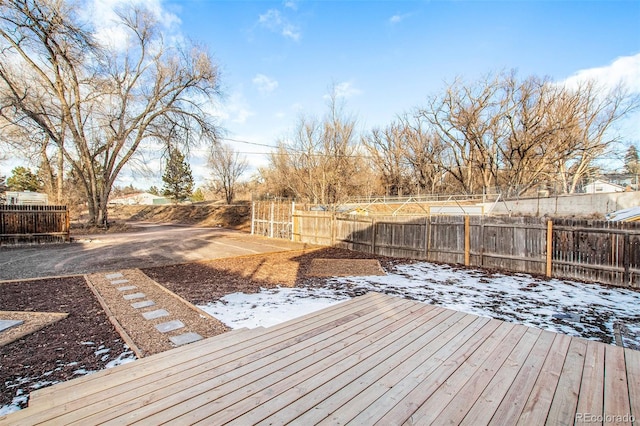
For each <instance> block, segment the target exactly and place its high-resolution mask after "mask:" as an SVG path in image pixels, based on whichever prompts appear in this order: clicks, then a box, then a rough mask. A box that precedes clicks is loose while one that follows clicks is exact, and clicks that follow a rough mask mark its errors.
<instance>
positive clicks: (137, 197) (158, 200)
mask: <svg viewBox="0 0 640 426" xmlns="http://www.w3.org/2000/svg"><path fill="white" fill-rule="evenodd" d="M170 202H171V200H169V199H168V198H165V197H161V196H159V195H153V194H151V193H149V192H140V193H138V194H131V195H125V196H124V197H118V198H112V199H111V200H109V204H114V205H127V206H152V205H162V204H169V203H170Z"/></svg>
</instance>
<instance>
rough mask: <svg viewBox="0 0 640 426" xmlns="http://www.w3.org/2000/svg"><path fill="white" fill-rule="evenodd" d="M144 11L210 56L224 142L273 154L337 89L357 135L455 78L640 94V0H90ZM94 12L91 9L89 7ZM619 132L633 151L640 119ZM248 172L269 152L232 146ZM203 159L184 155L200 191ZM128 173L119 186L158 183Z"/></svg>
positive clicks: (104, 17)
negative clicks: (491, 76)
mask: <svg viewBox="0 0 640 426" xmlns="http://www.w3.org/2000/svg"><path fill="white" fill-rule="evenodd" d="M88 1H89V4H93V9H94V10H93V11H92V12H94V13H93V16H94V17H97V18H99V19H98V21H96V22H100V23H101V25H104V23H105V22H108V13H107V10H108V9H110V8H111V9H112V8H114V7H118V6H120V5H123V4H128V3H138V4H145V5H147V6H149V7H150V8H152V9H153V10H154V11H155V13H156V14H157V16H159V17H161V19H162V20H163V21H164V22H165V23H166V28H167V33H168V34H172V35H174V36H175V35H178V36H181V37H186V38H190V39H192V40H194V41H197V42H199V43H201V44H204V45H206V46H207V47H208V49H209V50H210V52H211V53H212V54H213V56H214V58H215V60H216V61H217V62H218V63H219V64H220V66H221V70H222V88H223V91H224V93H225V97H224V99H223V103H222V105H221V106H220V107H219V109H218V110H217V113H218V115H219V116H220V124H221V125H222V126H223V127H224V128H225V129H226V130H227V132H228V133H227V135H228V137H229V138H232V139H236V140H244V141H249V142H254V143H258V144H267V145H275V143H276V140H277V139H278V138H279V137H282V136H285V135H286V134H287V132H288V131H289V130H291V129H292V128H293V126H294V125H295V122H296V119H297V117H298V116H299V115H300V114H301V113H304V114H306V115H312V116H318V117H319V116H322V115H323V114H324V113H325V111H326V102H327V100H326V95H327V93H328V91H329V88H330V86H331V85H335V87H336V88H337V89H338V91H339V93H340V94H342V100H344V102H345V111H346V112H347V113H349V114H352V115H354V116H355V117H356V118H357V119H358V125H359V129H360V130H363V131H365V130H368V129H371V128H372V127H374V126H385V125H387V124H388V123H389V122H390V121H391V120H393V119H394V117H395V116H397V115H399V114H401V113H403V112H405V111H409V110H411V109H413V108H415V107H418V106H420V105H421V104H422V103H423V102H424V101H425V99H426V97H427V96H429V95H432V94H436V93H438V92H439V91H441V90H442V89H443V87H444V85H445V82H451V81H453V79H454V78H456V77H461V78H463V79H466V80H473V79H475V78H477V77H479V76H481V75H483V74H486V73H488V72H498V71H501V70H510V69H516V70H518V74H519V75H520V76H521V77H525V76H528V75H532V74H534V75H538V76H548V77H550V78H552V79H553V80H555V81H565V80H567V79H571V78H574V79H575V78H582V77H594V78H597V79H600V80H604V81H608V82H610V83H614V82H616V81H619V80H620V79H626V81H627V82H628V83H629V84H630V86H632V89H633V90H634V91H636V92H638V93H640V1H639V0H633V1H617V0H611V1H598V0H590V1H572V0H567V1H554V0H545V1H506V0H503V1H470V0H467V1H464V0H459V1H444V0H438V1H230V0H229V1H214V0H172V1H168V0H88ZM89 9H91V8H89ZM636 118H637V119H636V120H635V122H634V123H631V122H628V123H626V124H625V126H624V132H625V137H626V138H627V139H629V140H632V139H633V140H634V141H636V142H640V115H638V116H636ZM233 146H234V148H235V149H236V150H238V151H241V152H243V153H247V154H246V155H247V158H248V160H249V162H250V164H251V172H255V168H256V167H259V166H263V165H266V164H267V160H266V158H267V156H266V155H264V154H263V153H265V152H268V151H269V149H268V148H266V147H261V146H256V145H250V144H243V143H237V142H236V143H234V145H233ZM204 154H205V153H204V150H194V151H193V152H192V156H191V163H192V168H193V170H194V175H195V176H196V179H197V181H198V182H199V183H202V182H203V181H204V180H205V179H206V178H207V171H206V168H205V167H204ZM160 164H161V163H160V162H159V161H158V167H157V169H158V177H157V178H156V179H155V180H154V179H140V176H137V177H132V176H130V174H129V173H125V174H124V175H123V176H122V177H121V179H120V183H121V184H128V183H130V182H132V181H133V180H134V179H136V180H135V182H136V185H137V186H139V187H145V186H146V185H147V184H155V185H159V186H160V185H161V183H162V182H161V180H160V178H159V176H160V174H161V166H160Z"/></svg>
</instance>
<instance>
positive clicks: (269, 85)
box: [251, 74, 278, 94]
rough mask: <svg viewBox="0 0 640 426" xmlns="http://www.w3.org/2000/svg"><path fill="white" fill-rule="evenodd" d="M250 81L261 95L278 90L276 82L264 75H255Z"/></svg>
mask: <svg viewBox="0 0 640 426" xmlns="http://www.w3.org/2000/svg"><path fill="white" fill-rule="evenodd" d="M251 81H252V82H253V84H254V85H255V86H256V87H257V88H258V91H259V92H260V93H262V94H268V93H271V92H273V91H274V90H276V89H277V88H278V82H277V81H276V80H273V79H271V78H269V77H267V76H266V75H264V74H257V75H256V76H255V77H254V78H253V80H251Z"/></svg>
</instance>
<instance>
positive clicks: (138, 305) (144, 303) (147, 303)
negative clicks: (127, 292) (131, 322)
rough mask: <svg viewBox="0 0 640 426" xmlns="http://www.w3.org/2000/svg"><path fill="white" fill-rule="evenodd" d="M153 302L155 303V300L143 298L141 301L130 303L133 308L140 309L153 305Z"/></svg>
mask: <svg viewBox="0 0 640 426" xmlns="http://www.w3.org/2000/svg"><path fill="white" fill-rule="evenodd" d="M155 304H156V302H154V301H153V300H143V301H142V302H136V303H132V304H131V306H132V307H133V308H134V309H140V308H147V307H149V306H153V305H155Z"/></svg>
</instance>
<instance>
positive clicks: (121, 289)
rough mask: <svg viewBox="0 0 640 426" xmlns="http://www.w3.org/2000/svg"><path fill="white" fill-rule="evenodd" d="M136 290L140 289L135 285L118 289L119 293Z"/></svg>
mask: <svg viewBox="0 0 640 426" xmlns="http://www.w3.org/2000/svg"><path fill="white" fill-rule="evenodd" d="M135 288H138V287H136V286H135V285H126V286H124V287H118V291H128V290H133V289H135Z"/></svg>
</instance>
